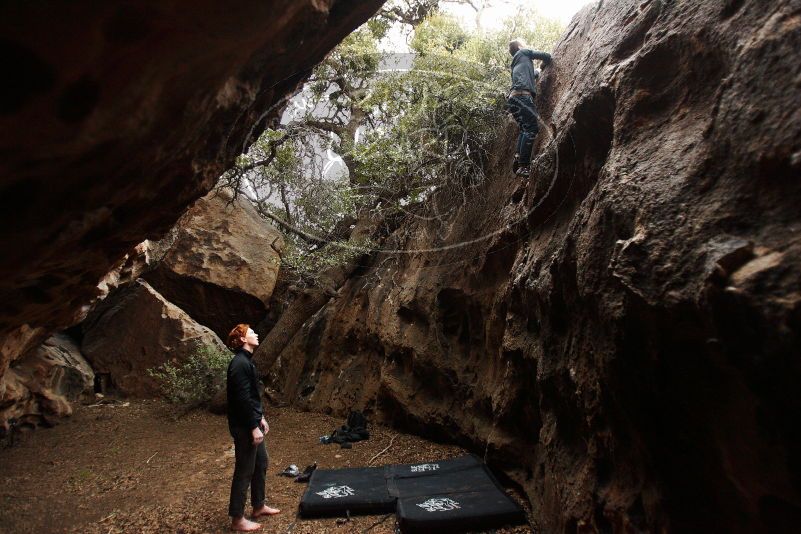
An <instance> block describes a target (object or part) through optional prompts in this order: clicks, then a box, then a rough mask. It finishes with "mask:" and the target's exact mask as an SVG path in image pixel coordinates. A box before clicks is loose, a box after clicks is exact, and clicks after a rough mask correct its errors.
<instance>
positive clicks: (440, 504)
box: [417, 497, 461, 512]
mask: <svg viewBox="0 0 801 534" xmlns="http://www.w3.org/2000/svg"><path fill="white" fill-rule="evenodd" d="M417 506H419V507H420V508H422V509H423V510H425V511H426V512H447V511H448V510H458V509H459V508H461V506H459V503H458V502H456V501H454V500H453V499H448V498H447V497H438V498H434V499H428V500H427V501H426V502H424V503H420V504H418V505H417Z"/></svg>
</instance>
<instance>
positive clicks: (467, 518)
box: [397, 488, 526, 534]
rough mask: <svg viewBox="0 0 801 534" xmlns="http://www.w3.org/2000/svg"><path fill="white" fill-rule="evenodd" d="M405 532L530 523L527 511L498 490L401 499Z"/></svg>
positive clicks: (400, 514) (400, 520) (399, 508)
mask: <svg viewBox="0 0 801 534" xmlns="http://www.w3.org/2000/svg"><path fill="white" fill-rule="evenodd" d="M397 514H398V524H399V525H400V528H401V532H404V533H417V532H437V533H438V534H443V533H447V532H464V531H467V530H470V531H475V530H486V529H493V528H499V527H502V526H505V525H519V524H523V523H525V521H526V515H525V513H524V512H523V510H522V509H521V508H520V507H519V506H518V505H517V504H516V503H515V502H514V501H512V500H511V499H510V498H509V497H508V496H507V495H506V494H505V493H504V492H502V491H500V490H499V489H497V488H483V489H481V490H478V491H471V492H463V493H446V494H441V495H421V496H418V497H406V498H400V499H398V505H397Z"/></svg>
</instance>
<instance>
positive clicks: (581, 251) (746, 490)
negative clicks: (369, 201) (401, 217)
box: [273, 0, 801, 532]
mask: <svg viewBox="0 0 801 534" xmlns="http://www.w3.org/2000/svg"><path fill="white" fill-rule="evenodd" d="M799 49H801V10H799V7H798V2H795V1H791V0H781V1H776V2H771V3H769V4H766V3H765V2H761V1H757V0H726V1H722V0H714V1H705V2H695V1H691V0H679V1H672V2H667V1H657V0H650V1H648V0H646V1H640V0H636V1H634V0H619V1H615V2H610V1H605V2H601V3H599V4H598V5H593V6H589V7H587V8H585V9H584V10H583V11H582V12H581V14H580V15H578V16H577V17H576V18H575V19H574V21H573V22H572V23H571V25H570V27H569V28H568V31H567V33H566V35H565V37H564V39H563V40H562V42H561V43H560V44H559V45H558V47H557V49H556V51H555V54H554V57H555V65H554V67H553V68H551V69H548V70H546V71H545V77H544V79H543V80H542V82H541V83H542V87H541V93H540V97H539V98H540V103H539V105H540V110H541V114H542V116H543V118H544V120H545V121H546V122H549V123H550V122H552V123H553V131H554V134H555V138H554V139H552V140H551V139H549V136H548V135H547V133H546V134H543V135H541V136H540V141H539V145H538V147H537V148H536V150H537V153H538V154H539V156H538V157H537V159H536V164H535V167H536V170H535V172H534V173H533V176H532V177H531V179H530V180H529V185H527V186H523V185H521V184H520V183H519V180H517V179H515V178H514V177H513V176H511V174H510V172H509V170H508V168H507V166H508V165H509V162H510V161H511V147H512V145H513V139H514V136H515V133H516V130H515V129H514V127H510V129H509V131H508V132H507V138H506V139H505V140H502V141H503V149H502V150H500V151H499V154H498V161H497V162H496V165H497V168H496V172H494V173H491V174H492V175H491V176H490V179H489V180H488V181H487V183H486V184H485V185H484V187H483V189H482V190H481V191H480V192H479V193H478V194H477V195H476V196H475V198H472V199H470V201H469V202H468V203H467V204H466V206H464V207H462V208H461V209H460V210H459V211H458V213H457V214H456V215H454V216H453V217H452V218H450V220H449V221H447V223H446V224H444V225H443V226H438V223H436V222H422V221H418V222H414V223H412V222H410V224H409V225H407V226H406V228H404V230H403V232H402V233H398V234H397V235H396V236H394V237H393V238H390V240H389V242H388V243H395V244H396V245H397V244H401V245H402V246H405V247H406V248H407V249H408V250H413V249H428V248H436V247H438V246H447V245H453V244H458V243H462V242H466V241H469V240H473V239H477V238H480V237H481V236H490V237H489V238H487V239H479V240H478V241H475V242H472V244H470V245H468V246H462V247H458V248H455V249H445V250H443V251H442V252H439V253H410V254H407V255H400V256H391V255H381V254H379V255H378V256H377V257H375V258H374V260H373V261H374V263H373V265H375V266H376V268H375V269H373V270H369V269H368V270H367V271H365V272H361V273H360V275H359V276H358V277H357V278H354V279H353V280H351V281H350V282H348V284H346V286H345V287H343V289H342V290H341V291H340V296H339V298H337V299H334V300H332V301H331V302H330V303H329V305H328V306H327V307H326V308H325V309H324V310H323V311H322V312H321V313H320V314H318V315H317V316H316V317H315V318H314V319H313V320H311V321H310V322H309V323H308V324H307V325H306V326H305V327H304V330H303V331H302V332H301V333H300V334H298V335H297V336H296V338H295V339H294V341H293V343H292V345H291V346H290V347H289V348H288V349H287V350H286V351H284V353H283V354H282V355H281V358H280V360H279V363H278V365H277V366H276V368H275V369H274V370H273V383H274V384H276V385H277V386H279V387H280V388H281V389H282V390H283V392H284V393H285V394H286V395H287V397H288V398H289V399H291V400H292V401H293V402H294V403H296V404H297V405H299V406H301V407H306V408H311V409H320V410H329V411H335V412H338V413H343V412H345V411H346V410H348V409H350V408H367V409H369V410H373V411H374V412H375V413H376V414H377V416H380V417H383V418H385V419H387V420H392V421H394V422H395V423H397V424H403V425H406V426H408V427H411V428H414V429H417V430H419V431H421V432H424V433H426V434H428V435H435V436H441V437H443V438H447V439H455V440H459V441H460V442H462V443H469V444H471V446H472V447H473V448H474V449H475V450H478V451H481V452H482V453H483V452H484V451H485V448H486V450H487V451H488V453H489V458H490V460H491V461H492V462H494V463H495V464H496V465H498V466H500V467H502V468H504V469H505V470H506V472H507V474H508V475H509V476H510V477H512V478H513V479H514V480H516V481H518V482H519V483H520V485H521V486H522V487H523V488H524V489H525V491H526V493H527V494H528V496H529V498H530V499H531V501H532V503H533V507H534V510H535V511H536V517H537V519H538V521H539V522H540V525H539V526H540V527H541V529H542V530H543V531H545V532H563V531H564V532H576V531H581V532H598V531H600V532H608V531H617V532H636V531H649V532H665V531H674V532H757V531H759V532H779V531H792V530H795V529H797V528H798V525H799V524H801V463H799V458H801V431H800V430H799V428H801V427H799V425H798V421H799V420H801V395H799V393H798V391H799V390H798V384H799V383H800V382H801V368H800V367H801V361H799V354H801V239H799V236H801V210H799V209H798V206H799V205H801V181H799V180H798V176H799V171H800V170H801V108H800V107H799V105H798V103H799V98H800V96H801V63H799V62H798V59H797V51H798V50H799ZM432 236H434V237H432ZM378 266H380V270H379V269H378Z"/></svg>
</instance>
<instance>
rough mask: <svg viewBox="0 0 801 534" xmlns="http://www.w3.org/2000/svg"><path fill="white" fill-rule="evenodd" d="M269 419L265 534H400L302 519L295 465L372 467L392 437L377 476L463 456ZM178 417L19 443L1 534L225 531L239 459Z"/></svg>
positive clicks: (123, 413) (330, 425)
mask: <svg viewBox="0 0 801 534" xmlns="http://www.w3.org/2000/svg"><path fill="white" fill-rule="evenodd" d="M268 412H269V413H268V421H269V423H270V433H269V434H268V435H267V439H266V443H267V450H268V453H269V455H270V464H269V467H268V470H267V502H268V504H270V505H271V506H275V507H278V508H280V509H281V510H282V512H281V514H279V515H277V516H274V517H271V518H268V519H266V520H263V521H262V524H263V525H264V529H263V530H262V531H263V532H280V533H296V534H302V533H318V532H331V533H346V532H365V531H367V530H369V532H371V533H375V534H379V533H391V532H394V529H395V517H394V515H392V516H362V517H355V518H353V519H352V520H350V521H349V522H344V523H338V522H337V520H336V519H319V520H306V519H300V518H298V516H297V510H298V503H299V502H300V498H301V496H302V494H303V492H304V491H305V489H306V484H298V483H296V482H294V481H293V480H292V479H290V478H286V477H282V476H278V473H279V472H280V471H282V470H283V469H284V468H285V467H286V466H287V465H289V464H296V465H297V466H298V467H299V468H300V469H303V467H304V466H306V465H308V464H311V463H313V462H315V461H316V462H317V463H318V465H319V466H320V467H321V468H337V467H359V466H366V465H368V462H369V461H370V459H371V458H372V457H373V456H375V455H376V454H377V453H379V452H380V451H382V450H383V449H384V448H386V447H387V445H389V443H390V440H391V439H392V438H394V441H393V442H392V446H391V447H390V448H389V449H388V450H387V451H386V452H385V453H383V454H381V455H380V456H379V457H378V458H377V459H376V460H375V461H374V462H373V465H386V464H393V463H414V462H422V461H428V460H435V459H442V458H449V457H454V456H459V455H461V454H464V452H465V451H463V450H462V449H460V448H459V447H456V446H452V445H442V444H437V443H433V442H430V441H427V440H424V439H422V438H419V437H417V436H412V435H408V434H402V433H399V432H396V431H394V430H391V429H389V428H386V427H383V426H378V425H371V428H370V430H371V439H370V440H368V441H363V442H359V443H355V444H354V445H353V448H352V449H341V448H340V447H339V446H338V445H336V444H332V445H321V444H320V443H319V437H320V436H322V435H324V434H329V433H330V432H331V431H332V430H334V429H335V428H337V427H338V426H340V425H342V424H343V421H341V420H340V419H337V418H333V417H329V416H326V415H321V414H314V413H304V412H298V411H296V410H292V409H289V408H279V409H272V410H269V411H268ZM171 413H172V408H170V407H169V406H167V405H165V404H163V403H161V402H157V401H133V402H130V403H128V404H127V405H125V403H121V404H114V405H108V406H104V405H101V406H94V407H87V406H80V407H77V408H76V413H75V414H74V415H73V416H72V417H71V418H69V419H66V420H65V421H64V422H63V423H62V424H59V425H58V426H56V427H55V428H51V429H39V430H36V431H35V432H29V433H25V434H22V435H20V436H19V437H18V439H17V440H16V443H15V444H14V446H13V447H11V448H8V449H5V450H0V482H2V484H0V532H2V533H24V532H37V533H42V532H47V533H49V532H70V533H90V534H91V533H97V534H114V533H122V532H125V533H129V532H130V533H153V532H165V533H167V532H169V533H183V534H189V533H200V532H225V531H227V529H228V525H229V523H228V521H229V519H228V517H227V516H226V511H227V505H228V492H229V488H230V482H231V474H232V472H233V465H234V460H233V449H232V443H231V439H230V436H229V435H228V429H227V426H226V421H225V418H224V417H219V416H215V415H211V414H209V413H205V412H193V413H190V414H188V415H186V416H184V417H181V418H179V419H178V420H177V421H174V420H173V418H172V417H171ZM517 500H518V501H519V499H517ZM246 513H249V510H246ZM382 520H383V521H382ZM503 532H515V533H524V532H531V530H530V529H529V528H528V527H525V528H523V527H521V528H517V529H513V530H512V529H509V530H505V531H503Z"/></svg>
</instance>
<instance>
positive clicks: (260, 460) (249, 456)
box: [226, 324, 280, 532]
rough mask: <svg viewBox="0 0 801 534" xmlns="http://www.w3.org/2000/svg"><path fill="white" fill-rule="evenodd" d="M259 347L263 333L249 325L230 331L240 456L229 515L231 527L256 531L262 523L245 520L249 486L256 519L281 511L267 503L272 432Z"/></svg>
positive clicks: (230, 385)
mask: <svg viewBox="0 0 801 534" xmlns="http://www.w3.org/2000/svg"><path fill="white" fill-rule="evenodd" d="M258 346H259V336H258V335H257V334H256V332H254V331H253V329H252V328H250V326H248V325H246V324H238V325H236V326H235V327H234V329H233V330H231V333H230V334H228V347H229V348H230V349H231V350H233V351H235V352H236V354H234V357H233V358H232V359H231V362H230V363H229V364H228V376H227V379H226V388H227V397H228V430H229V431H230V432H231V436H232V437H233V438H234V450H235V456H236V466H235V467H234V479H233V481H232V482H231V499H230V501H229V504H228V515H230V516H231V530H235V531H238V532H252V531H254V530H258V529H260V528H261V525H260V524H259V523H256V522H254V521H250V520H248V519H245V499H246V498H247V491H248V485H250V502H251V504H252V505H253V519H257V518H259V517H262V516H268V515H275V514H277V513H278V512H280V510H278V509H276V508H270V507H269V506H267V505H266V504H265V503H264V483H265V478H266V475H267V449H266V448H265V447H264V435H265V434H266V433H267V432H269V431H270V426H269V425H268V424H267V421H266V420H265V419H264V410H263V409H262V406H261V395H260V393H259V378H258V373H256V366H255V365H254V364H253V351H254V350H255V349H256V347H258Z"/></svg>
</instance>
